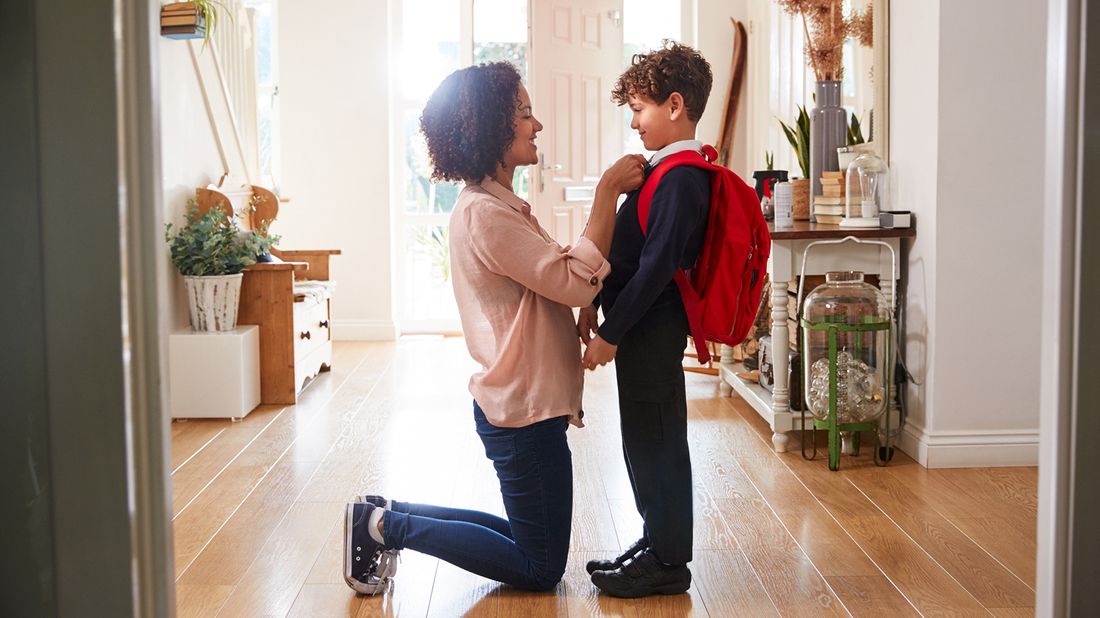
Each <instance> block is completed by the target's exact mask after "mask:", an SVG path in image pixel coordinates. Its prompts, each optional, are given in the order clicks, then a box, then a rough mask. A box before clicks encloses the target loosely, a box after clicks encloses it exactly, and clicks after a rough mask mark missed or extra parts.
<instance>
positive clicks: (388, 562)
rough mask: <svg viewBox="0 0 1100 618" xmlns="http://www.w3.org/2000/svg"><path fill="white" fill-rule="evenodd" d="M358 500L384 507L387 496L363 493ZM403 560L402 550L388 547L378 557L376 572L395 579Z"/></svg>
mask: <svg viewBox="0 0 1100 618" xmlns="http://www.w3.org/2000/svg"><path fill="white" fill-rule="evenodd" d="M355 501H356V502H365V503H367V504H373V505H374V506H376V507H378V508H380V509H384V508H386V502H387V500H386V497H385V496H379V495H375V494H363V495H361V496H355ZM400 561H401V551H400V550H397V549H387V550H385V551H383V552H382V555H380V556H379V557H378V568H377V570H376V571H375V574H376V575H378V576H379V577H380V578H382V579H389V580H391V583H392V580H393V576H394V575H397V563H398V562H400Z"/></svg>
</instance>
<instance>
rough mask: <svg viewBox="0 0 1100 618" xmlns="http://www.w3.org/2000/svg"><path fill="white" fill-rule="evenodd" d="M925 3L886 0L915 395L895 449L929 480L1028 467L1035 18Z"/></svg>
mask: <svg viewBox="0 0 1100 618" xmlns="http://www.w3.org/2000/svg"><path fill="white" fill-rule="evenodd" d="M937 4H938V3H931V2H927V1H926V0H893V2H892V3H891V16H890V22H891V29H892V33H891V37H892V40H891V48H890V49H891V68H890V70H891V93H890V100H891V118H890V120H891V153H890V156H891V162H892V163H894V165H895V170H896V171H897V177H896V179H897V182H896V183H895V190H896V192H897V195H898V197H899V207H902V208H909V209H911V210H914V211H915V212H917V213H918V214H917V241H916V243H915V244H914V249H913V251H912V253H911V255H910V260H909V273H908V274H909V285H908V290H909V298H908V305H907V308H908V310H909V316H908V317H909V320H908V327H909V333H908V334H907V336H908V338H907V342H908V345H909V350H908V355H907V358H908V360H909V362H910V367H911V369H913V370H914V373H916V374H917V375H918V378H923V379H924V385H923V386H919V387H914V388H911V389H910V399H909V401H910V404H911V407H910V410H911V416H910V421H911V425H910V427H909V432H908V435H907V443H906V445H907V446H906V448H907V450H909V451H910V452H913V451H915V453H914V454H916V455H917V456H918V458H919V459H920V460H921V461H922V463H925V464H926V465H928V466H929V467H939V466H959V465H1026V464H1032V465H1033V464H1035V463H1037V457H1038V447H1037V445H1038V424H1039V416H1038V405H1039V399H1038V376H1039V356H1038V349H1039V332H1040V329H1039V324H1040V322H1039V320H1040V301H1039V298H1040V297H1039V290H1040V288H1041V286H1040V282H1041V280H1040V271H1041V263H1040V260H1039V251H1040V245H1041V235H1042V212H1041V204H1042V202H1043V193H1042V176H1041V173H1042V169H1043V159H1042V153H1043V140H1044V133H1043V131H1044V107H1043V106H1044V99H1043V93H1044V85H1045V64H1044V62H1045V46H1046V30H1045V28H1044V27H1041V25H1042V24H1044V23H1045V17H1046V9H1045V6H1044V3H1036V2H1025V1H1022V0H1021V1H1017V2H1013V3H1011V4H1012V7H1011V10H1005V3H1003V2H997V1H995V0H985V1H983V2H968V3H957V4H956V3H952V5H951V10H950V11H939V7H938V6H937ZM993 14H996V15H997V16H998V17H997V19H996V20H991V19H989V16H990V15H993ZM1005 32H1012V33H1013V35H1012V36H1011V37H1008V36H1005V34H1004V33H1005ZM932 46H936V47H938V49H930V48H931V47H932ZM1009 84H1011V86H1010V85H1009ZM929 106H931V107H935V108H936V111H934V112H933V111H929V110H928V109H927V107H929ZM929 135H936V136H937V137H935V138H930V137H929ZM930 198H931V199H930ZM922 314H923V315H922Z"/></svg>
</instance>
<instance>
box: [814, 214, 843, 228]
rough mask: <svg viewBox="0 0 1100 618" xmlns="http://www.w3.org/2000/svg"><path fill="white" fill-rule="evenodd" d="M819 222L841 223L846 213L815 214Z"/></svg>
mask: <svg viewBox="0 0 1100 618" xmlns="http://www.w3.org/2000/svg"><path fill="white" fill-rule="evenodd" d="M814 217H816V218H817V222H818V223H827V224H829V225H840V222H841V221H843V220H844V215H819V214H814Z"/></svg>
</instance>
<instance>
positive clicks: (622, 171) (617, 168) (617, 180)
mask: <svg viewBox="0 0 1100 618" xmlns="http://www.w3.org/2000/svg"><path fill="white" fill-rule="evenodd" d="M645 164H646V159H645V157H643V156H642V155H626V156H624V157H623V158H621V159H619V160H618V161H616V162H615V164H614V165H612V166H611V167H610V168H608V170H607V171H606V172H604V173H603V176H601V177H600V183H599V184H601V185H603V186H604V187H606V188H607V189H609V190H611V191H613V192H614V193H615V194H616V195H618V194H620V193H627V192H628V191H633V190H634V189H637V188H638V187H640V186H642V181H643V180H645Z"/></svg>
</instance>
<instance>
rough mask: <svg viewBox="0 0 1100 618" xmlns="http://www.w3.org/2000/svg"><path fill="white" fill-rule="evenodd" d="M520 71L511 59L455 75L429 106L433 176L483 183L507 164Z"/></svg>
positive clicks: (426, 129)
mask: <svg viewBox="0 0 1100 618" xmlns="http://www.w3.org/2000/svg"><path fill="white" fill-rule="evenodd" d="M519 86H520V75H519V71H517V70H516V67H514V66H512V65H511V64H509V63H507V62H490V63H487V64H479V65H477V66H472V67H466V68H464V69H459V70H457V71H455V72H454V73H451V74H450V75H448V76H447V78H446V79H444V80H443V83H441V84H439V87H438V88H436V89H435V92H433V93H432V96H431V98H429V99H428V103H427V105H425V106H424V113H423V114H421V116H420V130H421V131H422V132H423V133H424V137H425V138H426V140H427V143H428V156H429V157H430V158H431V161H432V180H440V181H458V180H464V181H466V182H478V181H480V180H481V179H482V178H484V177H485V176H487V175H490V174H492V173H493V172H494V171H495V170H496V168H497V165H498V164H501V163H503V159H504V153H505V151H506V150H508V147H509V146H511V144H512V140H513V139H514V138H515V134H516V132H515V114H516V109H517V108H518V106H519V101H520V99H519Z"/></svg>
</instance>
